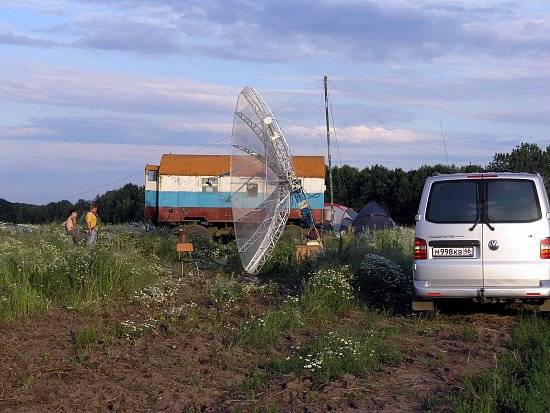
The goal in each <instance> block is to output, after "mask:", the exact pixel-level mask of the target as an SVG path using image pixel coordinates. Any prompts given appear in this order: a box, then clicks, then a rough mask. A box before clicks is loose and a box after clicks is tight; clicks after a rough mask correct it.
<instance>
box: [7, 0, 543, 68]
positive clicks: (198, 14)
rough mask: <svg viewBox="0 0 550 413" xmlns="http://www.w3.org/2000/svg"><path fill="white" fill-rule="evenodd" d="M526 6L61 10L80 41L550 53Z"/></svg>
mask: <svg viewBox="0 0 550 413" xmlns="http://www.w3.org/2000/svg"><path fill="white" fill-rule="evenodd" d="M98 4H102V5H103V7H101V8H99V7H97V5H98ZM12 7H16V6H12ZM35 7H37V6H35ZM524 7H527V6H523V5H521V4H513V3H510V2H506V1H501V2H485V1H476V2H468V3H464V2H454V1H442V2H433V3H431V4H426V3H425V2H420V3H419V2H415V1H397V0H393V1H387V2H384V3H381V2H376V1H362V0H341V1H336V0H325V1H319V0H297V1H294V2H293V3H292V6H291V7H281V4H280V1H278V0H265V1H262V2H252V1H250V0H226V1H223V2H222V1H203V0H186V1H185V2H179V1H173V0H164V1H152V0H145V1H133V2H128V1H104V2H98V1H93V2H92V1H78V2H76V1H67V2H65V7H63V8H59V7H57V10H58V13H61V12H60V11H59V10H63V13H64V14H65V16H64V17H65V18H66V19H67V20H68V21H69V22H70V27H72V29H71V30H68V31H67V33H69V32H70V33H71V35H72V36H76V40H75V41H74V42H73V46H74V47H86V48H91V49H96V50H120V51H126V52H129V53H139V54H145V55H156V56H160V55H173V54H183V55H186V56H189V55H192V56H215V57H216V58H221V59H232V60H239V61H251V62H266V61H271V62H287V61H290V60H303V59H323V58H329V59H330V58H345V59H348V60H350V61H355V62H376V63H379V62H410V61H411V59H412V60H418V61H432V60H434V59H438V58H441V57H445V56H452V55H454V54H457V53H458V54H463V53H474V54H475V53H482V54H485V55H490V56H495V57H498V56H503V55H506V56H509V57H513V56H526V55H539V56H548V54H549V50H548V48H547V44H548V42H549V41H550V31H549V30H548V25H549V23H548V21H549V19H548V13H542V12H540V13H538V14H533V13H531V14H529V11H528V10H526V9H524ZM71 10H73V11H72V13H71ZM100 10H101V11H100ZM35 12H37V13H48V12H47V11H44V10H40V9H36V10H35ZM60 27H61V26H60ZM47 29H48V28H47V27H44V28H42V32H43V33H45V32H47ZM7 40H9V39H7ZM31 40H32V39H31V38H30V37H28V36H21V38H20V39H19V40H18V39H11V41H21V42H24V41H28V42H31ZM36 41H37V43H35V45H36V46H51V44H52V42H51V41H50V42H48V41H47V40H43V41H44V42H45V43H40V42H38V40H36ZM49 43H50V44H49Z"/></svg>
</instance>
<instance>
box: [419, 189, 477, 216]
mask: <svg viewBox="0 0 550 413" xmlns="http://www.w3.org/2000/svg"><path fill="white" fill-rule="evenodd" d="M426 219H427V220H428V221H430V222H437V223H447V222H448V223H451V222H457V223H461V222H475V221H476V220H477V182H476V181H474V180H460V181H440V182H435V183H434V184H433V185H432V188H431V191H430V199H429V200H428V210H427V211H426Z"/></svg>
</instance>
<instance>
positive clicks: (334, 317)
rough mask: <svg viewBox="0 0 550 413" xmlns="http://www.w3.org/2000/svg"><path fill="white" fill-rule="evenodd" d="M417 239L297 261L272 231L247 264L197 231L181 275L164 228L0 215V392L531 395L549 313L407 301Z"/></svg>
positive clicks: (255, 399) (479, 398) (238, 405)
mask: <svg viewBox="0 0 550 413" xmlns="http://www.w3.org/2000/svg"><path fill="white" fill-rule="evenodd" d="M412 241H413V230H412V229H408V228H396V229H393V230H390V231H385V232H379V233H376V234H375V235H374V236H368V235H365V236H361V237H357V238H352V237H350V236H345V237H342V238H330V237H326V239H325V243H326V244H325V248H324V250H323V252H322V253H321V254H319V255H317V256H315V257H309V258H308V259H306V260H305V261H302V262H297V261H296V256H295V251H294V246H293V241H292V240H291V239H283V240H282V241H281V242H280V243H279V244H278V246H277V248H276V251H275V253H274V256H273V258H272V259H270V261H269V262H268V263H267V264H266V266H265V267H264V268H263V269H262V271H261V273H260V274H259V276H258V279H255V278H249V277H246V276H245V277H243V276H242V274H241V273H240V268H239V264H238V261H237V260H236V259H235V257H236V251H235V245H234V243H230V244H228V245H227V246H220V245H216V244H213V243H211V241H209V240H208V239H204V238H200V237H198V238H195V239H194V242H195V244H196V246H197V254H198V257H199V258H201V268H202V273H203V274H202V276H200V277H198V278H196V277H191V276H190V275H185V276H184V277H183V278H179V277H175V276H176V275H179V266H178V263H177V256H176V253H175V244H176V238H175V237H173V236H171V235H167V234H140V233H126V232H124V231H122V230H121V231H113V232H104V233H102V234H100V238H99V239H98V245H97V246H96V248H94V249H89V248H88V247H86V246H75V245H74V244H73V243H72V240H71V239H70V238H67V237H66V236H65V235H63V233H62V231H61V230H60V228H58V227H56V226H42V227H38V228H37V230H36V231H35V232H32V233H16V232H12V231H0V319H1V320H3V322H2V323H1V324H0V328H1V330H2V333H3V334H2V337H3V338H2V339H0V344H1V345H2V346H0V348H2V351H1V352H0V365H1V366H2V367H3V369H2V374H1V377H0V379H1V380H0V382H2V384H1V385H0V406H2V403H8V406H9V407H11V408H14V409H18V408H21V409H23V410H24V409H25V408H26V409H29V408H31V409H32V407H33V406H37V405H38V404H37V403H38V401H40V403H41V404H40V405H42V406H46V407H45V410H60V409H61V410H62V409H63V400H65V399H66V400H67V403H72V404H69V405H71V406H77V407H78V406H80V407H82V408H85V407H87V408H97V409H99V410H101V409H103V408H108V409H109V410H115V411H116V410H117V409H120V410H121V411H123V410H132V409H135V408H138V407H139V406H141V407H143V406H147V408H149V409H153V410H168V411H171V410H174V411H176V410H177V411H189V412H192V411H235V412H238V411H258V412H259V411H266V412H267V411H271V412H276V411H281V412H282V411H295V410H303V409H304V408H309V409H310V410H312V411H325V410H327V409H329V408H330V409H332V410H335V411H339V410H342V409H349V408H362V409H370V410H382V409H384V408H393V409H397V410H401V411H418V410H425V411H460V412H466V411H467V412H474V411H475V412H478V411H480V412H493V411H495V412H505V411H506V412H507V411H526V412H538V411H543V410H541V408H542V407H544V406H548V395H549V394H550V392H549V391H548V390H549V389H548V386H549V385H548V380H546V378H547V377H548V376H549V375H550V327H549V321H548V319H547V318H544V317H542V316H537V315H525V316H523V315H519V314H517V313H516V314H513V315H511V316H510V315H507V314H498V310H497V314H496V315H492V314H491V313H490V312H489V313H487V312H481V313H480V314H475V313H474V314H459V315H444V314H436V315H434V316H431V317H425V316H413V315H411V313H410V307H409V300H410V292H411V289H410V278H411V264H412V260H411V253H410V252H411V251H412ZM213 258H222V259H225V260H226V261H227V265H226V266H225V267H224V268H216V266H215V264H214V263H213V261H212V259H213ZM52 317H53V318H55V319H56V320H63V321H62V322H57V323H54V324H52V322H51V320H52ZM47 337H50V338H47ZM159 355H162V357H160V356H159ZM105 366H109V369H107V370H105V371H104V370H103V369H104V368H105ZM52 371H53V372H55V380H53V377H52V373H51V372H52ZM71 371H74V372H76V373H75V375H72V373H67V372H71ZM92 372H95V373H92ZM98 380H99V381H98ZM99 382H100V383H103V387H101V388H96V389H95V390H94V385H93V384H92V383H99ZM67 386H70V388H71V389H74V388H78V389H80V390H79V392H78V394H79V396H78V397H77V398H74V397H73V396H70V394H72V393H67V390H66V389H67ZM110 386H111V387H110ZM156 386H158V388H159V389H161V390H158V391H159V392H161V393H155V395H153V394H152V392H153V389H156ZM88 388H89V390H88ZM162 389H164V390H162ZM167 389H168V390H170V391H169V392H168V390H167ZM199 389H200V390H199ZM94 391H95V392H96V393H97V394H103V396H102V397H103V398H102V399H101V400H100V399H98V396H94V394H96V393H93V392H94ZM56 392H58V393H56ZM98 392H99V393H98ZM115 393H116V394H119V393H120V394H125V395H126V398H125V399H124V400H125V401H124V402H123V403H122V404H120V403H119V404H116V403H114V404H113V401H112V400H113V398H116V397H119V398H120V396H116V394H115ZM168 393H169V394H168ZM55 394H58V395H59V397H54V396H52V395H55ZM113 395H114V396H113ZM115 396H116V397H115ZM71 397H73V398H72V399H71ZM169 401H170V402H169ZM90 403H91V404H90ZM163 403H165V404H163ZM166 403H168V404H166ZM170 403H172V404H170ZM109 406H111V407H109ZM220 406H222V407H220ZM354 406H355V407H354ZM77 407H73V408H75V409H76V408H77ZM69 410H70V409H69ZM544 411H546V410H544Z"/></svg>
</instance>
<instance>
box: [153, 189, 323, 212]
mask: <svg viewBox="0 0 550 413" xmlns="http://www.w3.org/2000/svg"><path fill="white" fill-rule="evenodd" d="M230 196H231V193H230V192H188V191H160V192H159V193H158V200H159V205H158V206H159V207H190V208H199V207H200V208H231V198H230ZM309 196H310V198H308V200H309V204H310V205H311V208H312V209H323V208H324V203H325V196H324V194H323V193H319V194H309ZM156 203H157V191H145V206H146V207H155V206H156ZM291 208H298V204H297V203H296V201H295V199H294V198H293V199H292V204H291Z"/></svg>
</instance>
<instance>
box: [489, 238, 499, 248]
mask: <svg viewBox="0 0 550 413" xmlns="http://www.w3.org/2000/svg"><path fill="white" fill-rule="evenodd" d="M488 247H489V249H490V250H491V251H496V250H498V247H499V245H498V241H497V240H496V239H492V240H491V241H489V244H488Z"/></svg>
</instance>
